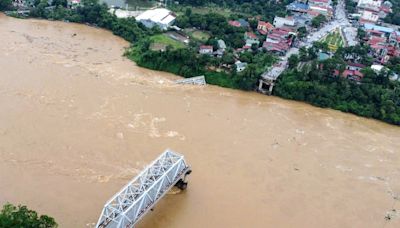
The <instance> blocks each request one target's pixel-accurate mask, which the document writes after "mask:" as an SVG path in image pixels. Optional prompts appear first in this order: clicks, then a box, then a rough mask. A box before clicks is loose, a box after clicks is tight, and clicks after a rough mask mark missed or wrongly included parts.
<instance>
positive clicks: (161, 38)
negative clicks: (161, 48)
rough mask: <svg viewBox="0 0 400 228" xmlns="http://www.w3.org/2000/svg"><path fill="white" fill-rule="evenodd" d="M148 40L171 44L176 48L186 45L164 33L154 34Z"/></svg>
mask: <svg viewBox="0 0 400 228" xmlns="http://www.w3.org/2000/svg"><path fill="white" fill-rule="evenodd" d="M150 40H151V41H152V42H153V43H158V44H165V45H171V46H172V47H173V48H176V49H179V48H185V47H186V46H185V44H183V43H181V42H179V41H177V40H174V39H172V38H171V37H169V36H167V35H165V34H159V35H154V36H152V37H150Z"/></svg>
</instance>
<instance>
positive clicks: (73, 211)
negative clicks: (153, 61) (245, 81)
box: [0, 15, 400, 228]
mask: <svg viewBox="0 0 400 228" xmlns="http://www.w3.org/2000/svg"><path fill="white" fill-rule="evenodd" d="M127 46H128V43H127V42H125V41H124V40H122V39H120V38H118V37H116V36H113V35H112V34H111V33H110V32H107V31H104V30H101V29H95V28H90V27H87V26H84V25H76V24H66V23H62V22H48V21H39V20H19V19H13V18H8V17H5V16H3V15H0V204H3V203H5V202H7V201H9V202H12V203H14V204H19V203H21V204H26V205H28V206H29V207H30V208H32V209H35V210H37V211H39V212H40V213H46V214H49V215H51V216H53V217H55V219H56V220H57V221H58V222H59V224H60V227H72V228H75V227H91V226H93V223H95V222H96V221H97V219H98V216H99V214H100V212H101V209H102V206H103V205H104V203H105V202H106V201H107V200H108V199H109V198H110V197H111V196H112V195H113V194H114V193H115V192H116V191H117V190H119V189H120V188H121V187H122V186H123V185H124V184H125V183H127V182H128V181H129V180H130V179H131V178H132V177H134V176H135V175H136V174H137V172H138V170H140V169H142V168H143V167H144V166H145V165H146V164H147V163H149V162H150V161H151V160H153V159H154V158H156V157H157V156H158V155H159V154H160V153H161V152H163V151H164V149H166V148H171V149H173V150H175V151H177V152H180V153H182V154H184V155H185V156H186V159H187V161H188V162H189V163H190V165H191V166H192V169H193V172H192V174H191V175H190V176H189V187H188V190H187V191H186V192H183V193H178V194H169V195H167V196H166V198H165V199H163V200H161V201H160V203H159V204H158V205H157V206H156V207H155V210H154V212H151V213H149V214H148V215H147V216H146V217H145V219H144V220H142V221H141V222H140V224H139V226H138V227H139V228H168V227H173V228H175V227H179V228H180V227H182V228H187V227H194V228H203V227H213V228H214V227H217V228H221V227H237V228H242V227H243V228H247V227H249V228H264V227H360V228H364V227H378V228H381V227H385V228H389V227H393V228H394V227H400V215H399V213H400V212H399V211H400V201H399V197H400V153H399V148H400V128H399V127H396V126H391V125H388V124H384V123H381V122H378V121H374V120H369V119H364V118H359V117H356V116H354V115H350V114H344V113H341V112H337V111H332V110H327V109H319V108H315V107H312V106H310V105H306V104H302V103H299V102H292V101H286V100H282V99H279V98H275V97H268V96H264V95H260V94H256V93H245V92H240V91H234V90H229V89H223V88H218V87H214V86H207V87H196V86H178V85H174V84H173V80H175V79H177V77H176V76H174V75H171V74H167V73H162V72H156V71H151V70H147V69H142V68H139V67H137V66H135V64H134V63H133V62H131V61H129V60H127V59H125V58H124V57H122V53H123V51H124V48H125V47H127ZM385 216H386V217H387V218H391V219H390V220H388V219H385Z"/></svg>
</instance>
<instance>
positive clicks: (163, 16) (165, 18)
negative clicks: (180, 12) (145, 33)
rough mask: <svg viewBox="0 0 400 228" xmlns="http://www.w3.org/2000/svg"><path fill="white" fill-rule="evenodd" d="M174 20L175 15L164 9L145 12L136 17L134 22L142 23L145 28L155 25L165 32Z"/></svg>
mask: <svg viewBox="0 0 400 228" xmlns="http://www.w3.org/2000/svg"><path fill="white" fill-rule="evenodd" d="M175 19H176V15H175V14H174V13H173V12H171V11H170V10H167V9H164V8H156V9H151V10H146V11H144V12H143V13H142V14H140V15H139V16H137V17H136V21H138V22H140V23H142V24H143V25H144V26H146V27H147V28H152V27H154V26H156V25H157V26H158V27H160V29H162V30H167V29H168V27H169V26H171V25H172V24H173V23H174V22H175Z"/></svg>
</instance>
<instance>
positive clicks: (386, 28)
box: [364, 23, 400, 37]
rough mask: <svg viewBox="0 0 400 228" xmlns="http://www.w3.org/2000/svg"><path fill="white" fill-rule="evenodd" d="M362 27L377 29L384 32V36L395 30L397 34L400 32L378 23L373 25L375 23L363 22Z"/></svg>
mask: <svg viewBox="0 0 400 228" xmlns="http://www.w3.org/2000/svg"><path fill="white" fill-rule="evenodd" d="M364 29H365V30H375V31H379V32H382V33H384V34H385V36H386V37H389V35H390V34H391V33H392V32H396V33H397V34H400V32H399V31H396V30H394V29H393V28H389V27H384V26H379V25H375V24H371V23H365V24H364Z"/></svg>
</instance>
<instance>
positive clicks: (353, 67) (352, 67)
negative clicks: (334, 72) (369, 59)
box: [346, 62, 365, 71]
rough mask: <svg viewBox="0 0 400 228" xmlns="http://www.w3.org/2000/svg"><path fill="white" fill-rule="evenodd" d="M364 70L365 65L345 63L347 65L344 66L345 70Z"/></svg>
mask: <svg viewBox="0 0 400 228" xmlns="http://www.w3.org/2000/svg"><path fill="white" fill-rule="evenodd" d="M364 68H365V65H364V64H361V63H353V62H347V65H346V70H353V71H355V70H357V71H360V70H362V69H364Z"/></svg>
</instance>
